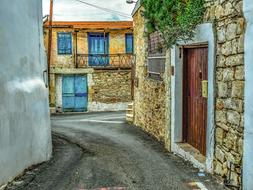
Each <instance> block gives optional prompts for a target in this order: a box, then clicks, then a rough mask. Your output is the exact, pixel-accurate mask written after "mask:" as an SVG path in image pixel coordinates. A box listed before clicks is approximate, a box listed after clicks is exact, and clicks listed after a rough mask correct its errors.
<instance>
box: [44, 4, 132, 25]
mask: <svg viewBox="0 0 253 190" xmlns="http://www.w3.org/2000/svg"><path fill="white" fill-rule="evenodd" d="M82 1H84V2H87V3H91V4H95V5H98V6H100V7H104V8H107V9H112V10H115V11H120V12H123V13H125V14H128V15H129V16H130V15H131V12H132V10H133V8H134V4H133V5H129V4H127V3H126V1H125V0H82ZM48 14H49V0H43V15H48ZM53 19H54V20H57V21H105V20H131V18H126V17H122V16H120V15H117V14H112V13H108V12H105V11H103V10H99V9H97V8H94V7H91V6H88V5H85V4H83V3H80V2H78V1H76V0H54V17H53Z"/></svg>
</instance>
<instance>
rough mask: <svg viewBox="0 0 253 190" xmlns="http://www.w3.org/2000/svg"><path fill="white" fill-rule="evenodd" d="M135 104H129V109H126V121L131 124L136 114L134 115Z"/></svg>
mask: <svg viewBox="0 0 253 190" xmlns="http://www.w3.org/2000/svg"><path fill="white" fill-rule="evenodd" d="M133 105H134V104H133V103H131V104H128V106H127V109H126V120H127V121H128V122H129V123H133V121H134V113H133Z"/></svg>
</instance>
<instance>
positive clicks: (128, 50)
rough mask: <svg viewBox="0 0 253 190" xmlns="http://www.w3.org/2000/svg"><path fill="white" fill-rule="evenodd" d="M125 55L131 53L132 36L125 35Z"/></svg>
mask: <svg viewBox="0 0 253 190" xmlns="http://www.w3.org/2000/svg"><path fill="white" fill-rule="evenodd" d="M126 53H133V34H126Z"/></svg>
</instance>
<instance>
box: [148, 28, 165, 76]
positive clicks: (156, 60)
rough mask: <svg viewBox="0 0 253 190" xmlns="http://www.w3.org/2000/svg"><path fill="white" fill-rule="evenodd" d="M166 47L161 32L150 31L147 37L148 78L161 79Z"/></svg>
mask: <svg viewBox="0 0 253 190" xmlns="http://www.w3.org/2000/svg"><path fill="white" fill-rule="evenodd" d="M165 62H166V48H165V46H164V41H163V39H162V37H161V34H160V33H159V32H158V31H156V32H154V33H151V34H150V35H149V38H148V60H147V72H148V73H147V74H148V76H147V77H148V78H151V79H153V80H162V75H163V74H164V71H165Z"/></svg>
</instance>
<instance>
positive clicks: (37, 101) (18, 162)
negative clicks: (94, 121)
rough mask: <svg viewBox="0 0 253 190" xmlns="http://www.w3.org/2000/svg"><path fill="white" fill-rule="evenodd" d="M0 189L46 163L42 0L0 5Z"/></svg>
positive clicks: (48, 148)
mask: <svg viewBox="0 0 253 190" xmlns="http://www.w3.org/2000/svg"><path fill="white" fill-rule="evenodd" d="M0 23H1V24H0V93H1V101H0V187H1V185H4V184H5V183H7V182H8V181H10V180H12V179H13V178H15V177H16V176H17V175H19V174H20V173H22V172H23V170H25V169H26V168H28V167H30V166H31V165H35V164H38V163H41V162H43V161H46V160H49V159H50V157H51V149H52V146H51V129H50V115H49V106H48V104H49V103H48V102H49V101H48V89H47V87H46V78H47V73H46V72H43V71H45V70H46V69H47V66H46V57H45V52H44V44H43V32H42V2H41V0H38V1H35V0H14V1H9V0H2V1H1V5H0Z"/></svg>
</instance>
